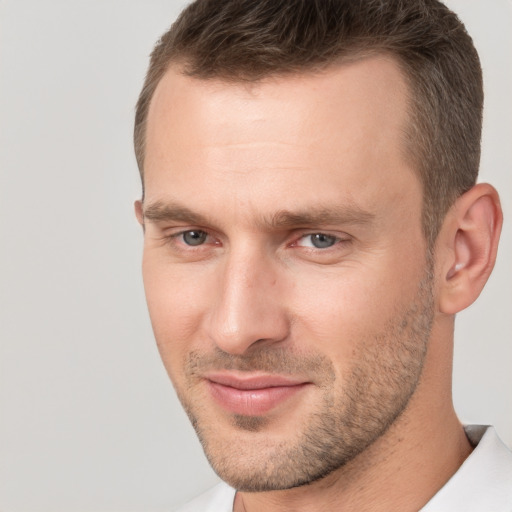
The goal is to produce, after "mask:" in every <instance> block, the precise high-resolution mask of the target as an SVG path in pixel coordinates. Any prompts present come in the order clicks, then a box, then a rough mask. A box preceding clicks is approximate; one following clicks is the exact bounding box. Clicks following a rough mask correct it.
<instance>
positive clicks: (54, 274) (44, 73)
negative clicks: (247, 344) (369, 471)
mask: <svg viewBox="0 0 512 512" xmlns="http://www.w3.org/2000/svg"><path fill="white" fill-rule="evenodd" d="M448 4H449V5H450V6H452V8H453V9H454V10H455V11H456V12H458V13H459V15H460V17H461V19H462V20H463V21H464V22H465V23H466V26H467V28H468V30H469V32H470V33H471V34H472V35H473V37H474V40H475V44H476V46H477V48H478V49H479V51H480V55H481V59H482V64H483V68H484V75H485V91H486V111H485V124H484V136H483V156H482V167H481V180H484V181H490V182H491V183H493V184H494V185H495V186H496V187H497V188H498V189H499V190H500V192H501V195H502V200H503V208H504V211H505V217H506V223H505V228H504V233H503V237H502V244H501V250H500V254H499V261H498V264H497V266H496V269H495V272H494V274H493V276H492V278H491V280H490V282H489V283H488V286H487V288H486V290H485V291H484V293H483V294H482V296H481V297H480V299H479V300H478V301H477V303H476V304H475V305H474V306H472V307H470V308H469V310H468V311H466V312H464V313H462V314H460V315H459V317H458V319H457V327H456V332H457V334H456V349H455V352H456V355H455V369H454V381H455V382H454V393H455V402H456V407H457V410H458V412H459V414H460V417H461V419H462V420H463V421H465V422H472V423H493V424H494V425H496V427H497V429H498V432H499V433H500V435H501V436H502V438H503V439H504V440H505V441H506V442H507V443H508V444H509V445H512V403H511V392H512V371H511V367H512V364H511V363H512V343H511V338H512V269H511V262H512V228H511V224H510V222H509V220H508V219H509V218H510V216H511V214H512V178H511V176H512V173H511V163H512V137H511V135H512V94H511V92H512V30H511V28H512V3H511V2H510V1H506V0H492V1H487V2H483V1H482V0H451V1H449V2H448ZM183 5H184V3H183V2H182V1H178V0H166V1H164V0H145V1H142V0H130V1H129V0H48V1H44V2H42V1H40V0H0V172H1V175H0V180H1V181H0V230H1V232H0V244H1V245H0V247H1V249H0V275H1V277H0V316H1V333H0V510H1V511H3V512H22V511H23V512H59V511H62V512H64V511H65V512H79V511H91V512H106V511H140V512H142V511H144V512H156V511H170V510H172V509H173V508H174V507H175V506H176V505H178V504H179V503H182V502H183V501H185V500H187V499H189V498H190V497H192V496H193V495H195V494H197V493H198V492H199V491H201V490H202V489H205V488H207V487H209V486H211V485H212V484H213V483H215V482H216V477H215V475H214V474H213V473H212V471H211V470H210V468H209V467H208V464H207V463H206V461H205V459H204V456H203V454H202V450H201V448H200V446H199V444H198V442H197V441H196V438H195V435H194V433H193V431H192V429H191V427H190V426H189V424H188V420H187V419H186V417H185V415H184V413H183V412H182V411H181V407H180V406H179V404H178V402H177V400H176V398H175V396H174V392H173V390H172V387H171V384H170V383H169V382H168V379H167V376H166V374H165V371H164V369H163V366H162V364H161V363H160V360H159V357H158V353H157V350H156V348H155V344H154V341H153V335H152V332H151V327H150V324H149V320H148V316H147V312H146V306H145V302H144V296H143V288H142V281H141V276H140V259H141V248H142V234H141V230H140V228H139V226H138V225H137V223H136V221H135V219H134V215H133V201H134V200H135V199H136V198H138V196H139V194H140V187H139V181H138V173H137V169H136V165H135V159H134V156H133V150H132V141H131V136H132V124H133V112H134V104H135V101H136V98H137V94H138V92H139V88H140V87H141V85H142V80H143V76H144V73H145V70H146V66H147V63H148V54H149V52H150V50H151V48H152V46H153V44H154V42H155V41H156V40H157V38H158V37H159V36H160V34H161V33H162V32H163V31H164V30H166V29H167V28H168V26H169V25H170V24H171V22H172V20H173V19H174V18H175V16H176V14H177V13H178V12H179V10H180V9H181V8H182V6H183Z"/></svg>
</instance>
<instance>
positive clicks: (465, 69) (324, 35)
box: [134, 0, 483, 245]
mask: <svg viewBox="0 0 512 512" xmlns="http://www.w3.org/2000/svg"><path fill="white" fill-rule="evenodd" d="M374 53H387V54H391V55H392V56H393V57H395V58H396V59H397V61H398V62H399V64H400V66H401V68H402V70H403V72H404V75H405V77H406V79H407V81H408V84H409V87H410V90H411V95H410V99H409V102H410V107H409V116H410V123H409V126H408V131H407V154H408V155H409V156H410V158H411V159H412V162H413V164H414V166H415V168H416V169H417V171H418V173H419V177H420V180H421V182H422V186H423V195H424V205H423V219H422V222H423V229H424V232H425V237H426V239H427V241H428V242H429V245H432V244H433V242H434V241H435V239H436V237H437V233H438V231H439V228H440V226H441V223H442V221H443V219H444V216H445V214H446V212H447V211H448V209H449V207H450V206H451V205H452V203H453V201H454V200H455V199H456V198H457V197H458V196H460V195H461V194H463V193H464V192H465V191H467V190H469V189H470V188H471V187H472V186H473V185H474V184H475V182H476V178H477V175H478V167H479V161H480V137H481V126H482V107H483V87H482V72H481V67H480V62H479V59H478V54H477V52H476V50H475V48H474V46H473V42H472V40H471V37H470V36H469V35H468V33H467V32H466V30H465V28H464V25H463V24H462V23H461V21H460V20H459V19H458V18H457V16H456V15H455V14H454V13H453V12H451V11H450V10H449V9H448V8H447V7H446V6H445V5H443V4H442V3H441V2H439V1H437V0H196V1H195V2H193V3H192V4H190V5H189V6H188V7H187V8H186V9H185V10H184V11H183V12H182V13H181V15H180V16H179V18H178V19H177V21H176V22H175V23H174V24H173V25H172V27H171V28H170V30H169V31H168V32H166V33H165V34H164V35H163V36H162V37H161V39H160V40H159V42H158V43H157V45H156V46H155V49H154V50H153V52H152V54H151V62H150V66H149V70H148V73H147V76H146V80H145V83H144V86H143V88H142V91H141V94H140V96H139V100H138V102H137V108H136V116H135V130H134V142H135V153H136V157H137V163H138V166H139V170H140V173H141V177H142V179H143V166H144V149H145V133H146V121H147V115H148V110H149V104H150V102H151V98H152V97H153V93H154V91H155V89H156V87H157V85H158V83H159V82H160V80H161V78H162V77H163V75H164V74H165V72H166V71H167V69H168V67H169V65H170V64H171V63H179V64H181V65H182V67H183V72H184V73H185V74H187V75H189V76H192V77H197V78H198V79H204V80H206V79H210V78H218V79H223V80H228V81H257V80H260V79H262V78H264V77H267V76H269V75H279V74H288V73H304V72H308V71H315V70H319V69H323V68H325V67H328V66H330V65H333V64H336V63H338V62H343V61H344V60H346V59H354V58H356V59H357V58H361V57H363V56H366V55H369V54H374ZM143 186H144V184H143Z"/></svg>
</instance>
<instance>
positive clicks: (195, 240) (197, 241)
mask: <svg viewBox="0 0 512 512" xmlns="http://www.w3.org/2000/svg"><path fill="white" fill-rule="evenodd" d="M179 236H180V237H181V238H182V240H183V242H184V243H185V244H186V245H190V246H197V245H202V244H204V243H205V241H206V239H207V238H208V233H206V232H205V231H201V230H200V229H192V230H190V231H184V232H183V233H180V234H179Z"/></svg>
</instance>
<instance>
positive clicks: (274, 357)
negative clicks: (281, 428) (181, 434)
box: [178, 265, 434, 492]
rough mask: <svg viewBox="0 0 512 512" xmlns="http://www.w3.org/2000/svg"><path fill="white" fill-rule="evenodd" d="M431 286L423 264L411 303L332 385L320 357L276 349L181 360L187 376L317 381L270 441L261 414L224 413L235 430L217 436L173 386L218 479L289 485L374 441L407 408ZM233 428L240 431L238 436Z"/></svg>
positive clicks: (320, 474) (362, 346) (322, 472)
mask: <svg viewBox="0 0 512 512" xmlns="http://www.w3.org/2000/svg"><path fill="white" fill-rule="evenodd" d="M432 286H433V270H432V265H428V268H427V272H426V275H425V277H424V279H423V280H422V281H421V282H420V284H419V287H418V288H419V289H418V292H417V295H416V298H415V300H414V301H413V302H412V303H411V304H410V305H409V307H408V308H404V309H403V310H402V311H398V312H397V313H396V314H395V315H394V316H393V319H392V320H390V321H389V324H388V325H386V326H385V327H384V328H383V329H382V330H381V332H380V333H379V334H377V335H373V336H372V337H371V338H369V339H365V340H362V342H361V343H359V345H358V347H357V349H356V354H355V357H354V365H353V367H352V369H351V371H350V372H349V374H348V376H347V377H346V378H345V379H343V382H341V383H337V382H336V378H335V371H334V367H333V364H332V362H331V361H330V360H329V359H328V358H326V357H325V356H322V355H318V356H311V357H309V356H308V357H307V358H303V359H301V358H300V356H297V355H293V354H290V352H289V350H283V349H280V348H275V349H272V348H270V349H269V348H266V349H263V350H261V351H255V352H252V353H251V354H250V355H248V356H232V355H229V354H226V353H223V352H220V351H219V352H218V353H216V354H214V355H211V356H206V357H205V356H202V355H200V354H197V353H191V354H190V355H189V358H188V362H187V365H186V373H187V374H188V376H189V378H191V376H192V375H194V374H195V373H196V371H197V370H198V368H202V367H207V366H209V365H212V364H216V365H217V366H219V367H222V368H224V369H238V370H242V371H244V370H263V371H273V372H276V373H283V374H286V373H288V374H294V373H295V374H300V372H304V371H306V372H310V373H309V374H310V375H315V376H316V377H317V379H318V382H321V383H322V384H321V385H320V388H321V389H322V394H321V400H320V404H318V405H317V406H316V407H315V412H313V413H310V414H309V415H307V416H306V417H305V418H304V421H303V423H302V425H297V429H296V432H297V433H296V434H295V437H294V438H293V439H290V438H289V437H288V438H286V439H272V437H271V436H269V435H267V434H266V433H265V427H266V426H267V423H268V421H269V420H268V418H266V417H264V416H262V417H258V416H256V417H252V416H241V415H233V417H232V425H233V427H234V432H235V434H234V435H233V436H231V437H226V436H225V435H224V436H223V435H222V434H219V432H221V431H222V428H221V427H219V426H218V425H215V424H206V422H205V421H202V419H201V409H200V408H199V407H196V406H195V404H194V403H193V402H192V400H190V399H189V398H187V396H188V395H187V396H185V394H184V393H180V391H179V390H178V395H179V397H180V400H181V402H182V404H183V406H184V408H185V410H186V412H187V414H188V416H189V418H190V420H191V422H192V425H193V426H194V428H195V430H196V433H197V435H198V437H199V440H200V441H201V444H202V446H203V449H204V451H205V454H206V456H207V458H208V460H209V462H210V464H211V466H212V467H213V469H214V471H215V472H216V473H217V474H218V475H219V477H220V478H221V479H222V480H224V481H225V482H227V483H228V484H230V485H231V486H232V487H234V488H235V489H237V490H239V491H245V492H261V491H275V490H284V489H291V488H293V487H298V486H302V485H306V484H310V483H312V482H315V481H317V480H320V479H322V478H324V477H326V476H327V475H329V474H330V473H332V472H333V471H335V470H337V469H339V468H341V467H343V466H345V465H346V464H347V463H348V462H350V461H351V460H353V459H354V458H355V457H356V456H357V455H359V454H360V453H362V452H363V451H364V450H366V448H368V447H369V446H370V445H371V444H372V443H374V442H375V441H376V440H377V439H379V438H380V437H381V436H382V435H383V434H384V433H385V432H386V431H387V430H388V429H389V427H390V426H391V425H393V423H394V422H395V421H396V419H397V418H398V417H399V416H400V415H401V414H402V413H403V412H404V410H405V409H406V408H407V405H408V403H409V400H410V398H411V396H412V395H413V393H414V391H415V390H416V387H417V385H418V383H419V381H420V377H421V373H422V369H423V364H424V359H425V356H426V352H427V346H428V341H429V338H430V332H431V329H432V322H433V317H434V307H433V292H432ZM338 380H339V379H338ZM237 431H238V432H240V433H243V434H244V435H243V436H240V437H239V438H238V436H237V435H236V432H237ZM249 433H254V436H252V437H249V436H248V434H249ZM248 439H250V440H248Z"/></svg>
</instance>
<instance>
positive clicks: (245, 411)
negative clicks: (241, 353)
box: [206, 373, 310, 416]
mask: <svg viewBox="0 0 512 512" xmlns="http://www.w3.org/2000/svg"><path fill="white" fill-rule="evenodd" d="M206 383H207V386H208V388H209V391H210V394H211V396H212V398H213V399H214V400H215V402H216V403H217V404H218V405H220V406H221V407H222V408H223V409H224V410H226V411H228V412H231V413H234V414H240V415H244V416H261V415H263V414H266V413H268V412H269V411H271V410H272V409H274V408H275V407H277V406H278V405H280V404H282V403H284V402H285V401H287V400H289V399H290V398H292V397H293V396H295V395H296V394H297V393H299V392H300V391H302V390H304V389H305V388H306V387H308V386H309V384H310V383H309V382H305V381H296V380H293V379H290V378H287V377H282V376H279V375H249V376H244V377H240V376H239V375H236V376H235V375H232V374H224V373H217V374H211V375H208V376H207V377H206Z"/></svg>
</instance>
